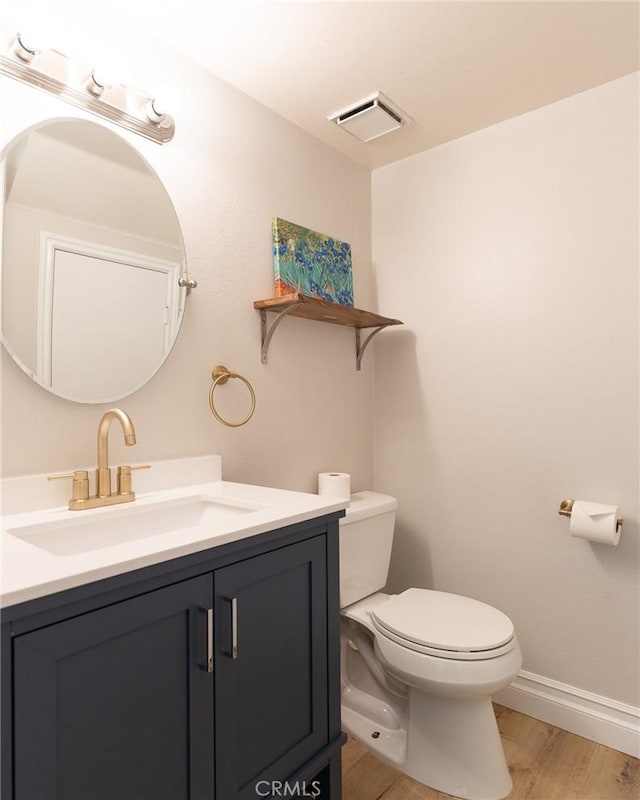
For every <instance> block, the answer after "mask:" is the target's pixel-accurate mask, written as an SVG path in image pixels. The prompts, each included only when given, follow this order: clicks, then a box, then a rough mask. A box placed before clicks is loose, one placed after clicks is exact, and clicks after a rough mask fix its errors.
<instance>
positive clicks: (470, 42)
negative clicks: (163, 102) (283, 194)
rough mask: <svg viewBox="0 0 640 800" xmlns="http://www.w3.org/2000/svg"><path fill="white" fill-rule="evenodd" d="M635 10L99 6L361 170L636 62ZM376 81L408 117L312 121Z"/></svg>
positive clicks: (616, 5) (169, 3)
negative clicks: (392, 122)
mask: <svg viewBox="0 0 640 800" xmlns="http://www.w3.org/2000/svg"><path fill="white" fill-rule="evenodd" d="M4 1H5V2H6V3H7V4H8V5H9V6H12V5H13V6H15V7H16V10H17V12H18V13H17V14H16V17H17V18H18V19H20V18H24V15H25V13H26V11H27V8H28V7H30V6H33V7H34V8H38V7H39V8H40V18H42V10H43V8H44V9H47V10H48V11H49V12H50V13H51V12H53V10H55V11H56V15H57V17H58V18H59V19H60V17H61V16H62V17H66V18H67V19H71V18H73V17H76V18H77V17H78V16H79V15H80V14H81V13H84V14H85V16H86V14H87V9H88V8H89V9H90V10H91V15H93V17H92V19H93V22H92V24H91V27H93V28H95V11H94V6H93V5H90V6H87V4H86V3H85V2H84V0H16V2H12V0H4ZM72 7H75V13H72V12H71V9H72ZM639 9H640V3H639V2H638V0H628V1H626V2H615V1H613V2H609V1H606V2H591V0H588V1H587V2H579V1H575V0H569V1H568V2H558V1H557V0H538V2H519V1H518V0H502V1H501V2H488V1H487V0H467V2H459V1H458V0H428V1H425V2H400V1H398V0H396V1H395V2H394V1H391V2H389V1H388V2H377V0H368V1H367V2H349V1H348V0H342V1H340V2H322V1H321V2H313V1H310V2H305V1H304V0H289V2H274V1H273V0H253V1H252V2H246V1H243V0H161V2H158V0H109V2H108V3H101V9H100V11H101V14H102V15H103V17H102V19H104V15H105V14H106V13H108V14H109V15H110V16H112V15H114V14H115V15H118V16H119V17H120V18H121V19H123V20H126V22H127V23H128V24H131V23H133V25H138V26H139V27H140V28H141V29H143V30H144V32H145V33H148V34H151V35H154V36H156V37H157V38H158V39H160V40H162V41H163V42H165V43H168V44H170V45H171V46H173V47H174V48H175V49H177V50H179V51H180V52H182V53H183V54H185V55H187V56H188V57H189V58H191V59H193V60H194V61H197V62H199V63H200V64H202V65H203V66H205V67H206V68H207V69H209V70H211V71H212V72H214V73H215V74H216V75H218V76H219V77H221V78H223V79H224V80H225V81H227V82H228V83H230V84H232V85H234V86H236V87H237V88H238V89H240V90H241V91H243V92H245V93H246V94H248V95H249V96H251V97H253V98H255V99H256V100H258V101H259V102H261V103H263V104H264V105H266V106H268V107H269V108H271V109H273V110H274V111H275V112H277V113H278V114H280V115H282V116H283V117H285V118H286V119H288V120H289V121H291V122H293V123H294V124H296V125H298V126H300V127H301V128H303V129H305V130H306V131H308V132H309V133H311V134H313V135H314V136H316V137H318V138H319V139H321V140H323V141H324V142H326V143H327V144H328V145H330V146H331V147H333V148H335V149H336V150H339V151H340V152H342V153H344V154H345V155H346V156H348V157H350V158H352V159H353V160H354V161H357V162H359V163H361V164H364V165H366V166H368V167H370V168H375V167H379V166H382V165H384V164H387V163H389V162H391V161H396V160H398V159H401V158H404V157H406V156H409V155H411V154H413V153H416V152H418V151H420V150H424V149H427V148H429V147H434V146H436V145H438V144H442V143H443V142H446V141H449V140H451V139H455V138H457V137H459V136H463V135H465V134H467V133H470V132H472V131H475V130H478V129H480V128H484V127H486V126H488V125H492V124H494V123H496V122H500V121H502V120H504V119H508V118H510V117H514V116H517V115H518V114H522V113H524V112H526V111H529V110H531V109H534V108H538V107H540V106H543V105H546V104H548V103H552V102H554V101H556V100H559V99H561V98H563V97H568V96H569V95H572V94H576V93H577V92H580V91H583V90H585V89H589V88H591V87H593V86H597V85H599V84H602V83H606V82H607V81H610V80H613V79H615V78H618V77H620V76H622V75H625V74H628V73H630V72H634V71H635V70H638V69H639V68H640V56H639V51H640V44H639V36H640V34H639V29H640V23H639ZM62 12H64V13H62ZM36 19H37V17H36ZM62 49H64V48H62ZM68 52H69V53H70V52H71V50H69V51H68ZM378 90H380V91H382V92H383V93H384V94H385V95H387V97H389V99H390V100H391V101H393V102H394V103H395V104H396V105H397V106H399V107H400V108H401V109H402V110H403V111H404V112H406V114H407V115H408V116H409V117H411V118H412V120H413V121H412V122H411V123H410V124H409V125H408V126H406V127H405V128H401V129H400V130H397V131H394V132H393V133H390V134H388V135H387V136H384V137H381V138H380V139H377V140H375V141H372V142H369V143H367V144H364V143H360V142H358V141H357V140H356V139H354V138H353V137H352V136H350V135H349V134H348V133H346V132H345V131H343V130H340V129H339V128H338V127H337V126H336V125H335V124H334V123H331V122H329V121H328V120H327V119H326V117H327V115H329V114H331V113H332V112H334V111H337V110H340V109H342V108H343V107H345V106H348V105H350V104H352V103H355V102H357V101H358V100H360V99H361V98H363V97H366V96H367V95H370V94H372V93H373V92H375V91H378ZM177 124H178V125H179V124H180V122H179V118H178V120H177Z"/></svg>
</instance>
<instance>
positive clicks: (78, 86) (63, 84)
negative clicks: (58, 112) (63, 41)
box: [0, 27, 175, 144]
mask: <svg viewBox="0 0 640 800" xmlns="http://www.w3.org/2000/svg"><path fill="white" fill-rule="evenodd" d="M0 74H3V75H8V76H9V77H10V78H15V79H16V80H19V81H22V82H23V83H26V84H28V85H29V86H35V87H36V88H38V89H42V90H44V91H46V92H51V93H52V94H53V95H55V96H56V97H58V98H60V99H62V100H66V101H67V102H68V103H71V104H72V105H74V106H77V107H79V108H83V109H85V110H86V111H90V112H92V113H93V114H97V115H98V116H100V117H102V118H103V119H107V120H109V121H110V122H113V123H114V124H116V125H120V126H121V127H123V128H126V129H127V130H130V131H133V132H134V133H139V134H140V135H141V136H144V137H145V138H147V139H151V140H152V141H154V142H157V143H158V144H164V143H165V142H169V141H171V139H172V138H173V136H174V133H175V123H174V120H173V117H171V115H170V114H168V113H166V111H164V110H163V109H162V107H161V106H160V105H158V104H157V103H156V101H155V99H154V97H153V96H149V95H148V94H146V93H145V92H142V91H140V90H139V89H136V88H134V87H133V86H126V85H124V84H122V83H113V84H108V83H107V82H105V79H103V77H102V73H101V72H100V71H98V69H97V68H92V67H91V66H88V65H83V64H78V63H75V62H74V63H73V64H71V62H70V60H69V58H68V57H67V56H66V55H64V54H62V53H59V52H58V51H56V50H52V49H38V47H36V44H35V42H34V43H32V41H31V39H30V38H29V37H28V36H27V35H25V34H23V33H20V32H18V33H15V32H11V31H6V30H5V29H3V28H1V27H0ZM78 76H84V77H83V78H78Z"/></svg>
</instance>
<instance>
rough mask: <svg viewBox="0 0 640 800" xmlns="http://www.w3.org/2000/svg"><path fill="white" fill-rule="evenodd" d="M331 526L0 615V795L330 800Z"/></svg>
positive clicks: (334, 698) (309, 526)
mask: <svg viewBox="0 0 640 800" xmlns="http://www.w3.org/2000/svg"><path fill="white" fill-rule="evenodd" d="M338 516H339V514H331V515H327V516H326V517H323V518H320V519H316V520H310V521H308V522H303V523H300V524H297V525H292V526H289V527H287V528H282V529H279V530H276V531H271V532H269V533H265V534H260V535H258V536H254V537H251V538H249V539H246V540H242V541H238V542H233V543H230V544H227V545H222V546H220V547H217V548H215V549H211V550H207V551H203V552H200V553H194V554H191V555H188V556H184V557H182V558H177V559H173V560H170V561H167V562H164V563H162V564H157V565H154V566H151V567H146V568H144V569H139V570H136V571H133V572H130V573H125V574H122V575H119V576H116V577H113V578H108V579H106V580H101V581H98V582H95V583H92V584H87V585H85V586H81V587H76V588H74V589H69V590H67V591H64V592H60V593H58V594H55V595H50V596H48V597H43V598H40V599H37V600H33V601H30V602H27V603H23V604H20V605H17V606H11V607H9V608H7V609H5V610H4V611H3V614H2V639H3V640H2V659H3V663H2V797H1V800H182V799H183V798H184V799H185V800H187V798H188V799H189V800H201V798H202V800H204V798H206V800H214V799H215V800H255V799H256V798H259V797H270V796H271V795H272V793H273V794H275V795H277V794H278V792H280V793H282V792H283V791H285V790H286V791H287V792H288V794H287V796H305V793H306V796H307V797H316V798H318V800H340V795H341V789H340V747H341V744H342V741H343V736H342V734H341V732H340V685H339V684H340V675H339V597H338Z"/></svg>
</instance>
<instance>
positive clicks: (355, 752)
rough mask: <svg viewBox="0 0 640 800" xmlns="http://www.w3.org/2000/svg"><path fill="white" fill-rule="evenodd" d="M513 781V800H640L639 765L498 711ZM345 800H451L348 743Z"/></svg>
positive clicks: (515, 714) (535, 722) (585, 741)
mask: <svg viewBox="0 0 640 800" xmlns="http://www.w3.org/2000/svg"><path fill="white" fill-rule="evenodd" d="M496 716H497V718H498V727H499V728H500V734H501V736H502V741H503V743H504V749H505V752H506V754H507V761H508V762H509V769H510V772H511V777H512V778H513V792H512V793H511V795H510V800H638V799H639V798H640V761H639V760H638V759H636V758H632V757H631V756H626V755H624V754H623V753H619V752H618V751H617V750H611V749H610V748H609V747H603V746H602V745H599V744H595V743H594V742H591V741H590V740H589V739H583V738H582V737H580V736H574V734H572V733H567V731H563V730H560V729H559V728H554V727H553V725H547V724H546V723H544V722H540V721H539V720H537V719H533V718H532V717H527V716H525V715H524V714H519V713H518V712H517V711H512V710H511V709H508V708H504V707H502V706H496ZM342 759H343V767H342V776H343V789H342V797H343V800H451V796H450V795H446V794H442V793H441V792H436V791H434V790H433V789H428V788H427V787H426V786H423V785H422V784H420V783H417V782H416V781H414V780H411V778H407V777H406V776H405V775H403V774H402V773H400V772H397V771H396V770H395V769H393V768H392V767H390V766H388V765H387V764H385V763H384V762H382V761H380V760H379V759H378V758H376V757H375V756H373V755H372V754H371V753H370V752H369V751H368V750H366V748H364V747H363V746H362V745H361V744H360V743H359V742H356V741H354V740H353V739H349V741H348V742H347V744H346V745H345V746H344V748H343V750H342Z"/></svg>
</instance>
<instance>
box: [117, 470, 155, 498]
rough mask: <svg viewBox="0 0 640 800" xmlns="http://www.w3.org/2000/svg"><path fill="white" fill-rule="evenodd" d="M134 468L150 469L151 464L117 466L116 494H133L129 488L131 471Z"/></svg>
mask: <svg viewBox="0 0 640 800" xmlns="http://www.w3.org/2000/svg"><path fill="white" fill-rule="evenodd" d="M134 469H151V464H140V465H136V466H135V467H130V466H129V465H128V464H127V465H123V466H121V467H118V474H117V492H118V494H133V491H132V489H131V472H132V471H133V470H134Z"/></svg>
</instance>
